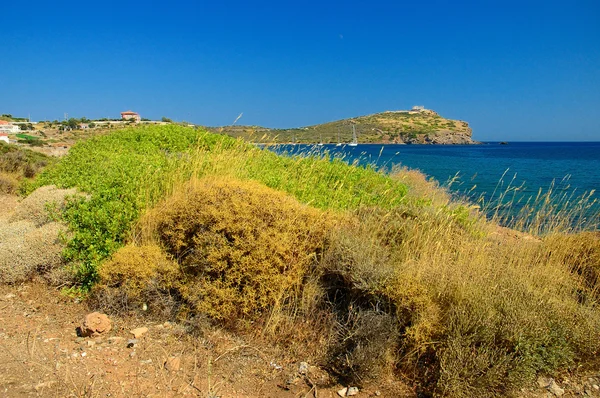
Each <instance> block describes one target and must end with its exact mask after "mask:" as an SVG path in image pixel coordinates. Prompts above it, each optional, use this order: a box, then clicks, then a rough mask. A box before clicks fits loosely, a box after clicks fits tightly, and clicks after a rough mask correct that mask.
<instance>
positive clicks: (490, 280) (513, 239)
mask: <svg viewBox="0 0 600 398" xmlns="http://www.w3.org/2000/svg"><path fill="white" fill-rule="evenodd" d="M206 176H217V177H228V178H233V179H235V180H240V179H241V180H248V179H251V180H255V181H258V182H260V183H262V184H264V185H266V186H268V187H270V188H273V189H276V190H280V191H285V192H287V193H288V194H291V195H292V196H293V197H295V198H297V199H298V200H299V201H300V202H302V203H304V204H308V205H310V206H312V207H315V208H317V209H320V210H319V211H322V212H327V213H333V214H337V215H338V216H340V215H341V216H343V219H344V220H345V221H343V222H340V224H339V225H337V226H335V227H333V228H332V229H331V230H330V233H329V234H328V237H327V239H326V240H324V241H323V243H322V249H321V250H320V254H319V255H318V256H317V258H316V259H315V260H316V261H317V263H315V266H314V268H312V269H309V270H307V271H306V272H309V273H308V274H306V275H304V277H302V278H300V279H299V280H301V281H302V282H301V283H302V286H300V287H297V288H298V289H299V290H298V292H299V293H298V294H299V295H298V296H294V297H296V298H294V297H290V298H288V299H287V301H286V302H285V303H277V305H276V306H273V305H272V303H271V304H269V303H270V302H269V301H268V300H267V301H265V302H266V303H267V304H268V305H266V307H261V308H263V309H264V308H269V307H277V311H279V315H277V314H276V313H275V312H271V313H268V312H267V313H264V314H262V316H266V317H267V319H268V322H267V324H272V319H274V318H275V317H276V315H277V316H279V317H286V316H287V317H289V318H290V319H291V321H290V322H291V323H283V324H284V326H285V327H283V328H282V327H280V328H270V329H268V328H266V326H265V330H267V329H268V330H271V331H274V332H275V333H276V334H281V333H287V334H289V333H302V331H303V330H304V329H306V328H309V329H311V333H313V334H314V333H322V334H323V336H322V338H321V337H319V339H320V340H318V341H323V342H325V343H324V344H325V346H324V350H325V352H324V353H323V352H322V351H323V350H320V351H319V352H321V354H319V356H317V357H315V358H314V359H315V361H318V362H319V363H321V364H322V366H324V367H326V368H327V369H329V371H330V372H331V373H333V374H334V375H336V376H338V377H340V378H341V379H342V380H352V381H353V382H356V383H359V384H360V383H364V382H367V381H368V380H370V379H371V378H375V379H376V378H378V377H386V376H385V375H386V374H388V372H389V374H390V375H393V376H394V377H397V376H398V375H404V377H409V378H412V379H413V380H414V382H415V383H416V385H418V386H419V388H420V389H422V391H423V393H425V394H430V393H433V394H436V395H440V396H459V397H460V396H465V397H467V396H494V395H496V396H503V395H506V394H507V393H509V392H510V391H513V390H514V389H518V388H520V387H521V386H523V385H525V384H526V383H529V382H531V381H532V380H534V378H535V376H536V374H537V373H544V374H552V373H554V372H558V371H564V370H567V369H571V368H573V367H574V366H585V365H590V364H591V366H597V360H596V354H597V353H598V352H600V312H599V311H598V308H597V302H598V299H599V295H598V291H599V289H598V275H599V270H598V259H599V258H600V257H599V256H600V252H599V250H598V247H600V244H599V243H598V237H597V236H596V235H594V234H583V235H573V236H571V237H569V239H565V238H564V237H563V236H560V235H556V234H554V233H552V231H549V233H548V235H547V236H546V237H543V239H542V238H539V239H524V238H523V237H522V236H518V235H517V236H513V235H509V236H505V235H503V234H502V233H500V234H498V233H497V232H493V233H491V231H495V229H496V228H495V227H494V226H493V225H489V224H487V223H486V222H484V221H483V220H478V219H476V218H473V217H471V216H469V215H468V214H467V213H465V211H464V207H460V206H456V205H453V204H451V203H449V202H448V200H447V198H444V197H443V195H441V199H440V198H439V197H438V198H437V199H436V200H434V201H427V200H423V197H422V196H423V195H425V196H429V195H430V192H435V189H432V188H431V186H430V184H427V183H425V184H423V183H421V184H420V187H418V186H417V184H413V183H411V186H410V189H408V188H407V186H406V185H405V183H404V182H403V181H408V180H410V175H409V176H408V177H409V178H408V179H407V176H406V174H405V175H402V176H392V177H391V178H390V177H389V176H385V175H382V174H379V173H377V172H375V171H373V170H370V169H364V168H356V167H353V166H348V165H346V164H343V163H342V162H339V161H333V162H329V161H327V160H322V159H299V158H298V159H293V158H284V157H279V156H277V155H275V154H273V153H271V152H268V151H262V150H259V149H257V148H255V147H253V146H250V145H248V144H245V143H243V142H242V141H235V140H233V139H231V138H228V137H225V136H222V135H213V134H207V133H203V132H201V131H197V130H193V129H189V128H182V127H177V126H164V127H147V128H138V129H129V130H123V131H120V132H116V133H114V134H111V135H109V136H105V137H98V138H95V139H91V140H89V141H85V142H81V143H79V144H77V145H76V146H75V147H74V148H73V149H72V151H71V152H70V153H69V155H68V156H67V157H65V158H64V159H63V160H62V161H61V162H60V163H59V164H58V165H56V166H55V167H52V168H50V169H48V170H47V171H46V172H45V173H44V174H43V175H41V176H40V178H39V179H38V181H37V183H36V185H37V186H39V185H44V184H49V183H54V184H57V185H59V186H65V187H67V186H68V187H71V186H77V187H79V188H80V189H82V190H84V191H86V192H88V193H89V194H90V195H91V198H90V200H88V201H77V202H73V203H72V204H71V205H70V206H69V208H68V209H67V211H66V213H65V218H66V220H67V221H68V222H69V223H70V226H71V228H72V231H73V238H72V240H71V241H70V243H69V248H68V250H67V255H68V256H69V258H70V259H71V260H73V261H74V262H75V264H77V266H78V268H77V270H78V278H79V282H80V283H83V284H90V283H93V282H94V281H96V275H97V274H96V272H97V267H98V266H99V265H100V264H101V263H102V261H103V260H104V259H106V258H108V257H109V256H110V255H111V254H112V253H114V252H115V251H116V250H118V249H119V248H120V247H122V246H123V245H124V244H125V243H126V242H130V241H132V240H133V239H132V236H131V235H130V234H131V230H132V226H133V225H134V223H135V222H136V220H138V218H139V217H140V215H141V214H142V213H143V212H144V211H145V210H147V209H150V208H152V207H154V206H155V205H157V204H158V203H161V201H162V200H163V199H166V198H169V197H171V196H173V197H176V198H179V200H184V201H185V200H186V197H187V195H185V194H184V192H185V191H182V189H187V188H185V187H186V181H188V180H189V179H190V178H191V177H198V178H202V177H206ZM415 186H417V187H418V188H419V189H413V187H415ZM211 189H213V188H211ZM227 189H229V191H227V192H229V194H228V195H229V199H227V201H223V202H222V203H221V202H220V201H219V200H213V201H212V202H210V203H209V204H208V205H206V206H200V207H199V209H198V211H199V212H200V213H198V214H204V213H202V212H208V214H210V215H211V217H213V216H214V215H215V214H216V215H219V214H221V215H222V216H223V220H228V219H229V220H230V219H237V218H236V216H235V214H236V213H233V218H232V214H229V213H228V211H229V209H233V206H235V211H242V210H243V206H246V205H247V204H246V203H245V202H244V201H242V202H241V203H240V201H236V200H235V192H236V190H242V191H240V192H243V190H244V189H247V188H244V185H243V184H241V185H240V184H239V183H237V182H236V183H233V185H231V187H230V188H227ZM252 189H259V188H252ZM207 192H212V191H207ZM231 192H233V194H232V193H231ZM263 194H264V195H267V196H268V192H267V191H265V192H264V193H261V195H263ZM275 196H276V195H273V197H275ZM226 197H227V196H223V198H226ZM229 200H231V203H229V202H228V201H229ZM178 203H179V202H178ZM262 203H263V202H262V200H259V201H256V204H254V205H252V206H255V208H256V209H259V210H260V209H261V206H262ZM178 206H179V208H181V209H187V206H186V205H185V202H183V203H179V204H178ZM240 206H241V207H240ZM240 209H242V210H240ZM155 211H157V210H155ZM243 211H244V214H250V216H248V217H247V218H246V219H245V220H244V225H248V228H250V230H253V231H255V232H253V233H256V234H260V231H261V230H264V229H265V227H264V226H263V225H268V224H264V222H265V220H264V219H261V220H257V222H256V223H254V221H253V219H252V217H253V216H252V214H265V213H264V212H263V211H262V210H261V211H255V210H252V208H251V209H250V210H248V211H246V210H243ZM159 214H160V212H159ZM282 216H283V213H282ZM218 217H221V216H218ZM261 217H262V216H261ZM285 217H288V218H289V215H288V216H285ZM258 221H260V222H258ZM170 222H171V221H169V223H170ZM218 222H219V221H218V219H217V224H218ZM284 224H285V223H284ZM165 225H169V224H168V223H166V224H165ZM239 227H240V226H237V225H234V226H231V222H224V224H223V226H222V227H218V228H216V229H215V230H213V231H212V232H211V233H212V235H210V236H208V237H203V235H199V233H198V232H194V233H195V234H196V235H194V234H192V235H190V236H191V237H193V239H192V240H191V241H192V242H201V241H203V239H208V240H207V241H211V242H213V241H214V242H221V241H223V239H225V240H224V241H223V242H227V241H230V240H231V239H232V236H234V235H232V234H235V233H242V232H238V231H237V230H236V228H239ZM328 228H329V227H328ZM199 231H203V229H202V228H201V229H200V230H199ZM162 232H163V233H164V232H165V231H164V230H163V231H162ZM166 232H168V230H167V231H166ZM220 234H222V235H220ZM186 239H187V238H186ZM215 239H216V240H215ZM234 241H235V240H234ZM164 244H165V242H162V244H161V245H164ZM269 244H270V245H275V248H277V241H275V242H272V243H269ZM291 246H292V247H294V245H291ZM128 247H129V246H128ZM207 247H208V248H212V247H213V245H208V246H207ZM228 247H229V246H228V245H227V244H224V245H223V244H221V246H218V247H215V248H214V250H216V251H217V253H212V254H210V256H209V257H207V258H212V257H211V256H218V258H234V257H235V258H240V259H242V260H243V258H244V257H245V256H241V257H240V256H239V254H235V253H237V252H228V250H230V249H229V248H228ZM196 249H203V246H199V247H197V248H196ZM236 250H240V248H237V249H236ZM254 250H260V253H264V252H270V251H269V250H268V247H258V246H257V247H249V248H248V251H249V252H248V256H252V253H253V251H254ZM283 250H284V251H285V248H283ZM133 252H134V253H135V250H133ZM194 253H195V251H194ZM232 256H234V257H232ZM215 258H217V257H215ZM260 258H261V259H267V260H265V261H267V263H268V258H269V256H266V257H263V256H262V255H261V256H260ZM199 259H200V261H205V259H204V257H202V256H200V257H199ZM229 261H233V260H229ZM143 262H144V261H143ZM144 263H145V262H144ZM134 265H135V263H134ZM183 266H185V264H184V263H182V264H179V267H175V269H179V268H180V267H183ZM188 266H189V265H188ZM217 266H219V265H218V264H212V263H210V262H209V263H208V264H207V268H206V269H209V268H210V267H217ZM132 267H133V268H132V269H133V270H134V272H135V269H136V268H135V266H132ZM116 269H120V267H116ZM182 269H184V270H185V267H183V268H182ZM238 270H239V269H238ZM183 272H184V271H183ZM202 272H203V271H202V268H200V269H197V268H194V271H193V272H192V273H188V274H184V275H181V276H179V277H176V278H175V279H177V278H180V279H177V280H178V281H177V282H176V284H175V285H172V286H171V285H169V286H163V288H164V289H166V290H167V291H168V292H169V295H170V294H171V292H172V290H171V289H176V290H177V289H179V290H180V292H182V294H184V295H185V294H188V295H191V296H193V297H194V299H195V300H197V304H196V305H197V306H196V307H194V308H196V309H198V308H202V305H201V304H202V302H203V300H202V297H201V296H200V297H197V296H194V292H196V290H195V288H194V287H195V286H202V287H203V289H205V288H207V287H206V286H207V285H206V283H208V282H207V281H210V278H213V277H214V275H213V276H211V274H203V273H202ZM219 272H225V273H226V272H227V267H225V268H224V269H221V271H219ZM282 272H284V274H283V275H285V267H284V268H283V271H282ZM218 275H222V279H221V277H218V278H217V282H218V281H220V280H226V279H227V276H226V274H218ZM257 277H258V278H259V279H258V280H256V279H252V278H253V277H252V276H250V275H248V276H247V278H248V281H245V279H246V278H243V277H242V278H240V277H239V276H238V277H236V281H237V282H236V283H237V284H238V285H236V286H240V287H242V286H246V285H239V284H240V283H241V284H244V283H251V284H254V285H252V286H260V283H261V282H260V281H261V279H260V273H259V274H258V276H257ZM195 278H198V279H195ZM152 281H153V282H152V283H156V280H155V279H152ZM149 283H150V281H145V282H144V281H143V282H142V283H140V285H141V286H147V285H148V284H149ZM198 283H204V285H197V284H198ZM257 284H258V285H257ZM215 289H216V288H215ZM159 290H160V286H159ZM218 291H219V290H215V292H218ZM235 291H236V290H235V289H233V290H228V291H227V292H228V294H229V295H232V294H233V295H235ZM240 291H243V290H240ZM186 292H187V293H186ZM153 294H156V292H154V293H153ZM169 297H171V296H169ZM142 299H143V300H146V298H142ZM147 299H150V297H148V298H147ZM246 299H248V300H249V298H246ZM190 300H191V299H190ZM256 300H261V297H260V296H259V297H256ZM233 301H235V300H233ZM188 304H189V302H188ZM190 305H191V304H190ZM192 311H193V308H192ZM273 311H275V308H274V309H273ZM286 311H287V312H286ZM282 314H283V315H282ZM285 314H287V315H285ZM284 315H285V316H284ZM254 316H259V318H250V319H246V322H250V321H252V322H254V321H257V322H258V321H259V320H260V319H261V318H260V316H261V314H258V315H254ZM217 320H218V319H215V321H217ZM242 320H244V319H242ZM294 322H296V323H294ZM260 324H261V323H256V324H254V323H253V325H260ZM255 327H256V326H254V327H253V328H255ZM265 333H266V332H265ZM275 340H276V341H279V340H280V338H279V337H278V338H276V339H275ZM292 340H294V339H292ZM311 341H312V342H313V343H314V341H315V340H307V341H306V347H307V348H306V349H308V347H313V348H314V346H312V345H311ZM319 344H321V343H319ZM307 355H314V354H313V353H312V352H311V353H307Z"/></svg>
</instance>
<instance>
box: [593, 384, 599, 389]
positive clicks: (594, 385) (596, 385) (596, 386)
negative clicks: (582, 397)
mask: <svg viewBox="0 0 600 398" xmlns="http://www.w3.org/2000/svg"><path fill="white" fill-rule="evenodd" d="M592 388H593V389H594V390H600V386H599V385H598V384H592Z"/></svg>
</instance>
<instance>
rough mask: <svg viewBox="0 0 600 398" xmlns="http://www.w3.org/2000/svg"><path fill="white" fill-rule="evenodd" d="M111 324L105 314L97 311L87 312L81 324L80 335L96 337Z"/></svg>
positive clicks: (108, 328) (106, 330)
mask: <svg viewBox="0 0 600 398" xmlns="http://www.w3.org/2000/svg"><path fill="white" fill-rule="evenodd" d="M110 328H111V324H110V319H108V316H106V315H105V314H101V313H99V312H92V313H91V314H87V315H86V316H85V319H84V320H83V324H82V325H81V335H82V336H86V337H87V336H92V337H96V336H99V335H101V334H103V333H106V332H108V331H109V330H110Z"/></svg>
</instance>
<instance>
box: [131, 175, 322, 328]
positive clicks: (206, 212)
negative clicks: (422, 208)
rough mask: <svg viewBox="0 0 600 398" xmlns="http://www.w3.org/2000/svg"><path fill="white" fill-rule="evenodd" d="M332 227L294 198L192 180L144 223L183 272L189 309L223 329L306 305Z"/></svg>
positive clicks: (243, 184)
mask: <svg viewBox="0 0 600 398" xmlns="http://www.w3.org/2000/svg"><path fill="white" fill-rule="evenodd" d="M328 225H330V221H328V217H327V216H326V215H325V214H324V213H323V212H322V211H319V210H317V209H314V208H311V207H309V206H306V205H303V204H301V203H299V202H298V201H297V200H296V199H294V198H292V197H290V196H289V195H286V194H284V193H282V192H279V191H276V190H273V189H271V188H268V187H266V186H264V185H261V184H259V183H257V182H253V181H239V180H235V179H231V178H222V179H214V178H206V179H202V180H193V181H191V182H190V183H189V184H187V185H185V186H184V187H183V188H182V189H181V190H179V191H177V192H175V193H174V194H173V196H172V197H170V198H169V199H168V200H166V201H165V202H164V203H163V204H162V205H159V206H158V207H157V208H155V209H154V210H152V211H150V212H149V213H148V214H146V215H145V216H144V217H143V218H142V220H141V222H140V226H141V229H142V230H144V231H153V234H154V237H153V239H157V240H158V241H159V242H160V244H161V245H162V246H163V247H164V248H165V250H166V251H167V253H169V254H170V255H171V256H173V258H176V259H177V261H178V262H179V264H180V265H181V267H182V271H183V272H184V274H185V277H184V280H182V282H181V284H180V287H179V288H180V292H181V294H182V296H183V297H184V298H185V299H186V300H187V302H188V303H190V304H192V306H193V307H195V310H196V311H198V312H202V313H205V314H207V315H209V316H210V317H212V318H213V319H217V320H223V321H233V320H236V319H238V318H245V319H256V318H257V317H259V316H260V315H261V314H263V313H265V312H266V311H271V310H273V309H281V308H283V307H285V306H287V305H294V306H296V305H299V303H300V302H301V301H302V300H301V297H302V286H303V281H304V279H305V277H306V276H307V274H308V273H309V272H310V269H311V267H312V266H313V265H314V264H315V263H316V259H317V257H318V255H319V253H320V251H321V249H322V246H323V242H324V239H325V235H326V234H325V232H326V230H327V228H328ZM148 238H150V239H152V237H151V236H145V239H148Z"/></svg>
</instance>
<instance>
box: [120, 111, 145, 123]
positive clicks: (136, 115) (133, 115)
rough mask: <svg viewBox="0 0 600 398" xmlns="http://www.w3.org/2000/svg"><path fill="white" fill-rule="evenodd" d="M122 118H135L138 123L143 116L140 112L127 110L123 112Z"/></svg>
mask: <svg viewBox="0 0 600 398" xmlns="http://www.w3.org/2000/svg"><path fill="white" fill-rule="evenodd" d="M121 119H122V120H134V121H135V122H136V123H139V122H140V121H141V120H142V118H141V116H140V114H139V113H137V112H133V111H125V112H121Z"/></svg>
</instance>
